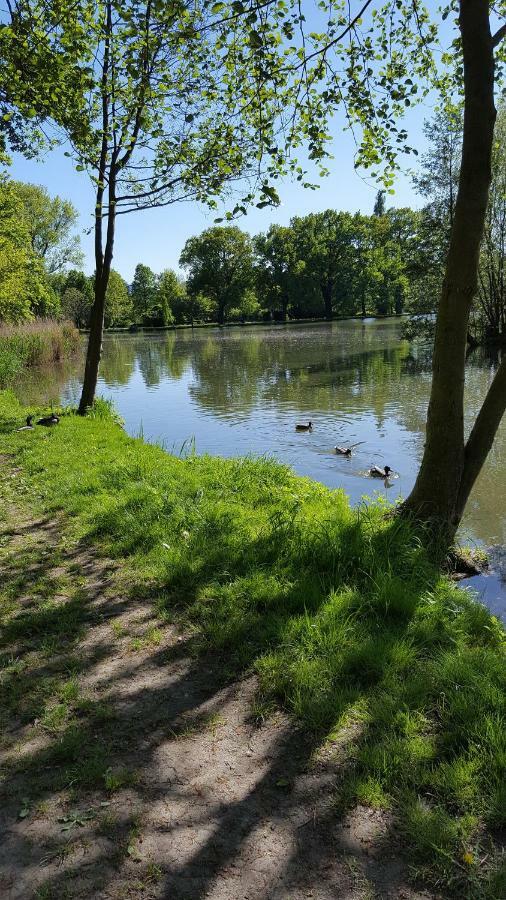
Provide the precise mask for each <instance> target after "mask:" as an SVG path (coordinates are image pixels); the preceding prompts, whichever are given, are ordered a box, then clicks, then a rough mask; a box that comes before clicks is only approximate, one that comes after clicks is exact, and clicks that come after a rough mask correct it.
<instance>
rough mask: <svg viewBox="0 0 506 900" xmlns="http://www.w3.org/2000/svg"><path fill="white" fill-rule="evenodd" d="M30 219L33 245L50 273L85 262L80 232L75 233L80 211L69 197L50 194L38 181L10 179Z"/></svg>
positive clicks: (29, 224)
mask: <svg viewBox="0 0 506 900" xmlns="http://www.w3.org/2000/svg"><path fill="white" fill-rule="evenodd" d="M11 184H12V189H13V190H14V191H15V193H16V194H17V196H18V197H19V199H20V200H21V203H22V205H23V208H24V210H25V218H26V221H27V223H28V228H29V231H30V237H31V241H32V248H33V250H34V252H35V253H36V254H37V256H39V257H40V258H41V259H42V260H43V262H44V265H45V268H46V271H47V272H48V274H49V275H52V274H54V273H55V272H61V271H62V269H65V268H67V266H69V265H71V264H74V265H79V264H80V263H81V262H82V258H83V256H82V252H81V250H80V241H79V236H78V235H75V234H73V230H74V228H75V226H76V223H77V219H78V214H77V210H76V209H74V207H73V206H72V203H71V202H70V201H69V200H62V198H61V197H53V198H51V197H50V196H49V194H48V192H47V191H46V189H45V188H43V187H39V186H38V185H36V184H24V183H23V182H22V181H13V182H11Z"/></svg>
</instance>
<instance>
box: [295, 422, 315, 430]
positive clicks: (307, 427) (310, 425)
mask: <svg viewBox="0 0 506 900" xmlns="http://www.w3.org/2000/svg"><path fill="white" fill-rule="evenodd" d="M312 430H313V423H312V422H308V423H307V425H302V424H300V423H299V424H298V425H296V426H295V431H312Z"/></svg>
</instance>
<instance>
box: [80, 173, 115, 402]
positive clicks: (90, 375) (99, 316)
mask: <svg viewBox="0 0 506 900" xmlns="http://www.w3.org/2000/svg"><path fill="white" fill-rule="evenodd" d="M109 179H110V180H109V204H108V219H107V236H106V243H105V250H104V252H103V253H102V212H101V210H100V212H98V211H97V218H96V221H95V264H96V272H95V299H94V302H93V308H92V311H91V320H90V334H89V338H88V349H87V352H86V365H85V369H84V381H83V389H82V392H81V400H80V402H79V408H78V413H79V415H80V416H84V415H86V413H87V411H88V409H89V408H90V406H92V405H93V401H94V400H95V392H96V390H97V381H98V370H99V366H100V359H101V356H102V338H103V334H104V313H105V298H106V294H107V285H108V284H109V275H110V274H111V265H112V256H113V249H114V232H115V225H116V213H115V174H114V170H112V171H111V172H110V176H109Z"/></svg>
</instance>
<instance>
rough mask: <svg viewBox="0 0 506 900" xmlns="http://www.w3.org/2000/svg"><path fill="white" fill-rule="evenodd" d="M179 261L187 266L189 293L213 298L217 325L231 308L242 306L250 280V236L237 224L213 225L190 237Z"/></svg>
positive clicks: (251, 264) (251, 280)
mask: <svg viewBox="0 0 506 900" xmlns="http://www.w3.org/2000/svg"><path fill="white" fill-rule="evenodd" d="M179 264H180V265H181V266H183V267H184V268H186V269H187V270H188V279H187V283H186V288H187V291H188V293H189V294H190V296H192V295H196V294H201V293H202V294H204V295H205V296H207V297H209V298H210V299H212V300H213V301H214V303H215V304H216V309H217V318H218V323H219V324H220V325H223V323H224V321H225V317H226V315H227V313H228V312H229V311H230V310H231V309H232V308H234V307H235V308H238V307H239V308H240V307H241V304H242V302H243V300H244V297H245V294H246V291H247V290H248V289H249V288H251V287H252V284H253V250H252V243H251V239H250V238H249V236H248V235H247V234H245V233H244V232H243V231H241V229H240V228H237V227H236V226H229V227H223V226H215V227H213V228H208V229H207V230H206V231H204V232H202V234H201V235H199V236H198V237H192V238H189V240H187V241H186V244H185V246H184V248H183V251H182V253H181V257H180V259H179Z"/></svg>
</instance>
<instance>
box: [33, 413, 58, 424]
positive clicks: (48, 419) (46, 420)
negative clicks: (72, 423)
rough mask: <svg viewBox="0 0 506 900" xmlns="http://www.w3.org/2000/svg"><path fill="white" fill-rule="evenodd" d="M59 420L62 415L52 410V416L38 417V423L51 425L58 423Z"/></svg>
mask: <svg viewBox="0 0 506 900" xmlns="http://www.w3.org/2000/svg"><path fill="white" fill-rule="evenodd" d="M59 421H60V417H59V416H57V415H55V413H54V412H52V413H51V415H50V416H43V417H42V419H37V425H47V426H49V427H51V425H58V422H59Z"/></svg>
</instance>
